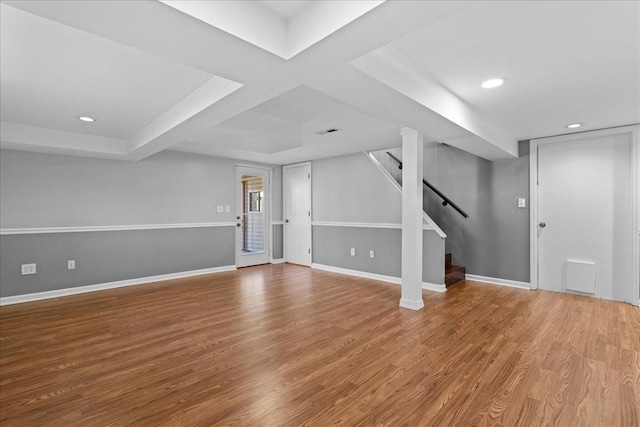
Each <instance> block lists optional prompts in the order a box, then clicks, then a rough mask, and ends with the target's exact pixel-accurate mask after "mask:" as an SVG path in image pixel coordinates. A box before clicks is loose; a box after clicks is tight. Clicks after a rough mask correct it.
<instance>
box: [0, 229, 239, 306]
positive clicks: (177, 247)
mask: <svg viewBox="0 0 640 427" xmlns="http://www.w3.org/2000/svg"><path fill="white" fill-rule="evenodd" d="M234 236H235V230H234V227H214V228H186V229H165V230H135V231H108V232H103V231H97V232H87V233H60V234H30V235H10V236H0V258H2V268H1V269H0V291H1V293H0V296H2V297H7V296H13V295H22V294H28V293H34V292H43V291H51V290H55V289H65V288H73V287H77V286H86V285H95V284H99V283H107V282H114V281H118V280H125V279H134V278H139V277H149V276H156V275H161V274H168V273H176V272H181V271H190V270H199V269H203V268H211V267H219V266H227V265H233V264H234V263H235V252H234V245H233V242H234ZM69 259H73V260H75V261H76V269H75V270H67V260H69ZM31 262H35V263H37V274H36V275H33V276H21V275H20V265H21V264H25V263H31Z"/></svg>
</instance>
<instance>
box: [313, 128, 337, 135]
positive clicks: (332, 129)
mask: <svg viewBox="0 0 640 427" xmlns="http://www.w3.org/2000/svg"><path fill="white" fill-rule="evenodd" d="M339 130H342V129H340V128H329V129H324V130H318V131H315V132H314V133H315V134H316V135H325V134H327V133H333V132H338V131H339Z"/></svg>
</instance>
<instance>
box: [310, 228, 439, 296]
mask: <svg viewBox="0 0 640 427" xmlns="http://www.w3.org/2000/svg"><path fill="white" fill-rule="evenodd" d="M351 248H355V250H356V255H355V256H351V255H350V250H351ZM370 250H373V251H374V254H375V258H370V257H369V251H370ZM422 251H423V254H424V263H423V265H422V281H423V282H427V283H431V284H434V285H441V284H443V283H444V257H443V254H444V240H443V239H442V238H440V236H438V234H437V233H434V232H433V231H429V230H425V231H424V232H423V241H422ZM401 252H402V230H400V229H382V228H356V227H329V226H322V227H313V262H315V263H317V264H324V265H330V266H332V267H340V268H347V269H349V270H356V271H365V272H367V273H374V274H382V275H385V276H392V277H400V276H401V273H402V271H401V265H402V260H401V257H400V254H401Z"/></svg>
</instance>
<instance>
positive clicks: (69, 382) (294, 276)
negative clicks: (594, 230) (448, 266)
mask: <svg viewBox="0 0 640 427" xmlns="http://www.w3.org/2000/svg"><path fill="white" fill-rule="evenodd" d="M399 298H400V287H399V286H397V285H390V284H386V283H383V282H376V281H372V280H366V279H359V278H353V277H349V276H343V275H339V274H333V273H328V272H323V271H318V270H311V269H308V268H304V267H299V266H290V265H265V266H259V267H252V268H247V269H241V270H239V271H237V272H229V273H218V274H214V275H208V276H201V277H197V278H190V279H181V280H173V281H168V282H161V283H156V284H149V285H141V286H135V287H129V288H122V289H116V290H110V291H103V292H96V293H91V294H83V295H77V296H71V297H66V298H59V299H55V300H47V301H39V302H32V303H25V304H18V305H13V306H5V307H2V308H1V309H0V340H1V341H0V343H1V347H0V425H2V426H3V427H9V426H38V425H47V426H106V425H110V426H130V425H139V426H159V425H176V426H212V425H252V426H253V425H255V426H277V425H292V426H299V425H319V426H327V425H333V424H342V425H363V426H378V425H380V426H381V425H393V426H395V425H410V426H470V425H498V426H547V425H558V426H574V425H575V426H598V425H602V426H625V427H626V426H638V425H639V424H640V421H639V419H640V414H639V412H640V410H639V406H640V309H638V308H636V307H633V306H631V305H628V304H622V303H616V302H610V301H603V300H598V299H591V298H584V297H577V296H570V295H563V294H557V293H551V292H545V291H535V292H532V291H526V290H520V289H511V288H505V287H500V286H493V285H486V284H481V283H476V282H469V281H467V282H464V283H462V284H459V285H456V286H455V287H453V288H451V289H450V290H448V291H447V292H446V293H445V294H438V293H433V292H428V291H425V292H424V300H425V309H424V310H422V311H419V312H413V311H409V310H404V309H400V308H398V301H399Z"/></svg>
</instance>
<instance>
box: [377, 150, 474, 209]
mask: <svg viewBox="0 0 640 427" xmlns="http://www.w3.org/2000/svg"><path fill="white" fill-rule="evenodd" d="M386 153H387V154H388V155H389V157H391V158H392V159H393V160H395V161H396V162H397V163H398V169H402V160H400V159H399V158H397V157H396V156H394V155H393V154H391V153H390V152H388V151H387V152H386ZM422 183H423V184H424V185H426V186H427V188H429V190H431V191H433V192H434V193H436V194H437V195H438V196H439V197H440V198H441V199H442V206H447V205H450V206H451V207H452V208H453V209H455V210H456V211H458V213H459V214H460V215H462V216H463V217H465V218H469V215H467V213H466V212H465V211H463V210H462V209H461V208H460V206H458V205H456V204H455V203H454V202H453V201H452V200H451V199H450V198H448V197H447V196H445V195H444V194H443V193H442V191H440V190H438V189H437V188H436V187H434V186H433V185H431V183H429V181H427V180H426V179H424V178H423V179H422Z"/></svg>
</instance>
